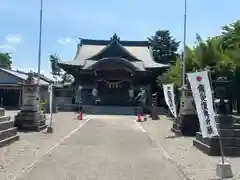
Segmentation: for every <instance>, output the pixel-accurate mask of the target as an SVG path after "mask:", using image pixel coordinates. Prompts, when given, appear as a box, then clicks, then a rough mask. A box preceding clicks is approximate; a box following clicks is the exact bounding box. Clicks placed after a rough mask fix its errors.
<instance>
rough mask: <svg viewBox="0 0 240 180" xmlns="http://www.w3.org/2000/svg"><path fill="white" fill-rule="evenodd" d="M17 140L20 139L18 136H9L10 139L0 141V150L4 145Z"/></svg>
mask: <svg viewBox="0 0 240 180" xmlns="http://www.w3.org/2000/svg"><path fill="white" fill-rule="evenodd" d="M19 139H20V137H19V135H18V134H16V135H14V136H11V137H8V138H6V139H3V140H1V141H0V148H1V147H4V146H5V145H8V144H11V142H13V141H17V140H19Z"/></svg>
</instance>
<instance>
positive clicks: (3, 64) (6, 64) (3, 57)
mask: <svg viewBox="0 0 240 180" xmlns="http://www.w3.org/2000/svg"><path fill="white" fill-rule="evenodd" d="M11 67H12V57H11V55H10V54H9V53H1V52H0V68H5V69H11Z"/></svg>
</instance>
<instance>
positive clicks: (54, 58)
mask: <svg viewBox="0 0 240 180" xmlns="http://www.w3.org/2000/svg"><path fill="white" fill-rule="evenodd" d="M49 60H50V64H51V73H52V75H53V77H54V78H55V79H57V78H60V83H62V84H65V83H71V82H72V81H73V77H72V76H71V75H70V74H68V73H66V72H64V71H63V70H62V69H61V68H60V67H59V66H58V62H59V61H60V58H59V57H58V55H57V54H51V55H50V56H49Z"/></svg>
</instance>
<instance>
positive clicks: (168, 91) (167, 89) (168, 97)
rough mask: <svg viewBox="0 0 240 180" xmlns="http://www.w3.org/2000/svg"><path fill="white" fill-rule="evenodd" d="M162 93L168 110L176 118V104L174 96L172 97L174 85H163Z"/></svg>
mask: <svg viewBox="0 0 240 180" xmlns="http://www.w3.org/2000/svg"><path fill="white" fill-rule="evenodd" d="M163 93H164V98H165V101H166V104H167V105H168V108H169V109H170V111H171V113H172V115H173V116H174V117H175V118H176V117H177V110H176V103H175V96H174V85H173V84H163Z"/></svg>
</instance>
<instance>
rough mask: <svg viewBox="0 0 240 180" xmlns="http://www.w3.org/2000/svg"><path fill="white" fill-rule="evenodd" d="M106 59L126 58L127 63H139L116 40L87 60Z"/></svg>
mask: <svg viewBox="0 0 240 180" xmlns="http://www.w3.org/2000/svg"><path fill="white" fill-rule="evenodd" d="M108 57H114V58H115V57H119V58H124V59H125V58H126V57H128V60H129V61H141V60H140V59H138V58H137V57H135V56H134V55H133V54H131V53H130V52H128V50H127V49H125V48H124V47H123V46H122V45H121V44H120V42H119V40H118V39H113V40H112V41H111V43H109V44H108V45H107V46H105V47H104V48H103V49H102V50H101V51H99V52H98V53H96V54H94V55H93V56H91V57H89V58H88V59H87V60H100V59H102V58H108Z"/></svg>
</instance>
